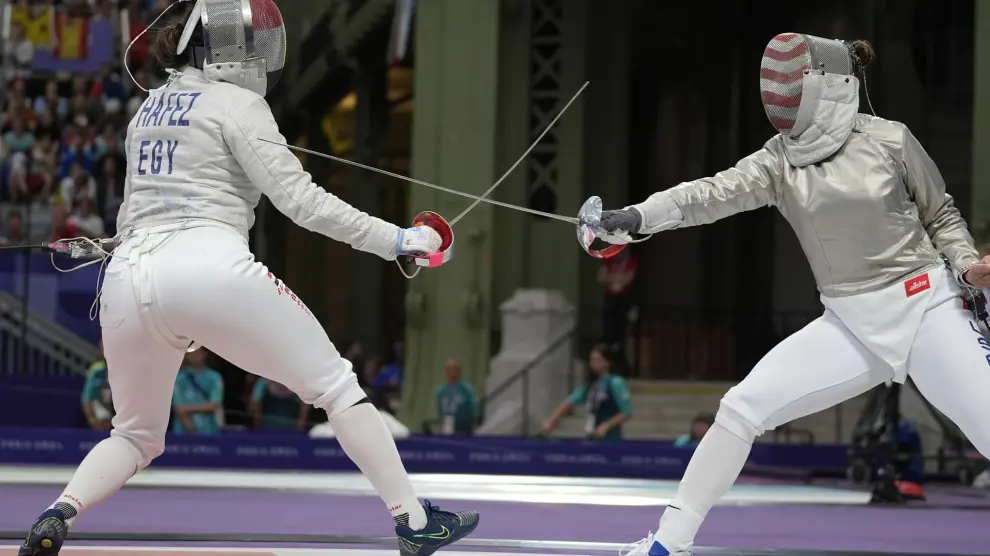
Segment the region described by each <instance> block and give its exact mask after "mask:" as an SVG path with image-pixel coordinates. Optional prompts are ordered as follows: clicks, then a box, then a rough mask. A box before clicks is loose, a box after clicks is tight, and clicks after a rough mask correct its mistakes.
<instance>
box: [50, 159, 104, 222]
mask: <svg viewBox="0 0 990 556" xmlns="http://www.w3.org/2000/svg"><path fill="white" fill-rule="evenodd" d="M59 198H60V200H61V201H62V206H64V207H65V208H66V209H67V210H69V211H70V212H71V211H72V210H73V205H74V204H75V202H76V201H77V200H78V199H90V200H93V201H95V200H96V180H94V179H93V176H91V175H89V172H87V171H86V168H85V167H83V165H82V164H81V163H79V162H76V163H73V164H72V169H71V170H69V175H68V176H66V177H65V179H63V180H62V184H61V186H60V187H59Z"/></svg>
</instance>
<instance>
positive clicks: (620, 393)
mask: <svg viewBox="0 0 990 556" xmlns="http://www.w3.org/2000/svg"><path fill="white" fill-rule="evenodd" d="M613 359H614V356H610V352H609V349H608V346H607V345H605V344H598V345H596V346H595V347H594V348H592V350H591V354H590V355H589V356H588V371H589V372H588V383H587V384H584V385H582V386H579V387H578V388H577V390H575V391H574V392H573V393H572V394H571V395H570V396H569V397H568V398H567V399H566V400H564V401H563V402H561V404H560V405H559V406H557V409H556V410H555V411H554V412H553V414H552V415H550V418H548V419H547V420H546V422H545V423H544V424H543V427H542V428H541V429H540V434H541V435H544V436H548V435H549V434H550V433H551V432H553V430H554V429H555V428H556V427H557V423H558V422H559V421H560V419H561V418H562V417H563V416H564V415H566V414H568V413H570V411H571V410H572V409H573V408H575V407H577V406H579V405H581V404H584V405H585V407H587V409H588V420H587V422H586V423H585V430H584V432H585V435H586V436H587V437H588V438H591V439H595V440H609V441H614V440H622V424H623V423H625V422H626V421H628V420H629V419H630V418H631V417H632V398H631V396H630V395H629V387H628V386H626V381H625V380H623V378H622V377H620V376H616V375H613V374H612V373H611V369H612V362H613Z"/></svg>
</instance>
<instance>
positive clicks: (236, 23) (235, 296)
mask: <svg viewBox="0 0 990 556" xmlns="http://www.w3.org/2000/svg"><path fill="white" fill-rule="evenodd" d="M173 5H175V4H173ZM207 45H209V48H207ZM285 48H286V38H285V30H284V25H283V22H282V17H281V14H280V13H279V10H278V8H277V6H276V5H275V3H274V2H273V0H235V1H230V0H197V1H196V3H195V5H194V7H193V9H192V10H191V12H190V13H189V15H188V17H187V18H186V20H185V23H184V24H178V25H170V26H167V27H165V28H163V29H161V30H159V31H158V37H157V44H156V51H157V53H158V56H159V62H160V63H161V65H162V66H163V67H165V68H168V69H169V70H170V73H171V77H170V78H169V79H168V82H167V83H166V84H165V85H164V86H162V87H160V88H158V89H154V90H152V91H150V92H149V96H148V98H147V100H146V101H145V102H144V104H143V105H142V106H141V109H140V110H139V111H138V112H137V114H136V115H135V116H134V118H133V120H132V121H131V123H130V125H129V127H128V129H127V138H126V142H125V144H126V156H127V175H126V185H125V200H124V204H123V206H121V208H120V214H119V217H118V226H119V230H120V233H119V234H118V236H117V238H116V239H117V246H116V248H115V249H114V251H113V253H112V255H111V257H110V259H109V264H108V266H107V268H106V276H105V279H104V281H103V289H102V295H101V297H100V300H99V319H100V325H101V327H102V330H103V343H104V348H105V353H106V360H107V366H108V369H109V381H110V387H111V389H112V391H113V401H114V408H115V410H116V416H115V417H114V419H113V431H112V433H111V435H110V437H109V438H107V439H105V440H103V441H102V442H100V443H99V444H97V445H96V446H95V447H94V448H93V450H92V451H91V452H90V453H89V454H88V455H87V456H86V458H85V459H84V460H83V462H82V464H81V465H80V466H79V468H78V470H77V471H76V473H75V475H74V476H73V477H72V479H71V481H70V482H69V484H68V486H67V487H66V489H65V491H64V493H63V494H62V495H61V496H60V497H59V498H58V499H57V500H56V501H55V502H54V503H53V504H52V506H51V507H50V508H48V509H47V510H45V511H44V513H43V514H42V515H41V517H40V518H39V519H38V521H37V522H35V524H34V525H33V526H32V529H31V532H30V534H29V536H28V538H27V539H26V541H25V542H24V544H23V546H22V547H21V549H20V552H19V555H20V556H55V555H57V554H58V553H59V551H60V549H61V547H62V543H63V540H64V538H65V536H66V534H67V532H68V530H69V528H70V527H71V526H72V524H73V522H74V521H75V520H76V519H79V518H80V517H82V516H83V515H84V514H85V513H86V512H87V511H89V510H90V509H92V508H93V507H94V506H96V505H97V504H99V503H100V502H102V501H103V500H105V499H107V498H108V497H110V496H111V495H113V494H114V493H116V492H117V491H118V490H119V489H120V488H121V487H122V486H123V485H124V483H125V482H127V480H128V479H130V478H131V477H132V476H133V475H134V474H135V473H136V472H138V471H139V470H141V469H143V468H144V467H145V466H147V465H148V464H149V463H151V461H152V460H154V459H155V458H156V457H157V456H159V455H160V454H162V452H163V450H164V449H165V430H166V428H167V426H168V422H169V412H170V409H171V403H172V390H173V386H174V384H175V380H176V374H177V372H178V370H179V367H180V365H181V363H182V358H183V355H184V354H185V353H186V350H187V349H189V348H190V345H191V344H193V343H196V344H200V345H202V346H204V347H206V348H207V349H209V350H211V351H213V352H215V353H217V354H218V355H220V356H221V357H223V358H224V359H226V360H227V361H230V362H231V363H233V364H234V365H237V366H238V367H240V368H241V369H244V370H245V371H247V372H249V373H252V374H255V375H258V376H262V377H265V378H268V379H271V380H272V381H273V382H278V383H279V384H283V385H285V386H286V387H288V388H289V389H291V390H292V391H293V392H295V393H296V394H298V395H299V397H300V398H302V400H303V401H304V402H306V403H308V404H312V405H314V406H315V407H317V408H318V409H322V410H324V411H326V413H327V415H328V417H329V422H330V423H331V425H332V426H333V430H334V433H335V434H336V438H337V440H338V441H339V442H340V445H341V447H342V448H343V450H344V452H346V453H347V455H348V456H349V457H350V458H351V460H353V461H354V463H355V464H356V465H357V467H358V468H359V469H360V470H361V471H362V472H363V473H364V475H365V476H366V477H367V478H368V480H369V481H370V482H371V484H372V486H373V487H374V488H375V490H376V492H377V493H378V495H379V496H380V497H381V498H382V501H383V502H384V503H385V507H386V508H387V509H388V511H389V512H390V513H391V514H392V517H393V519H394V521H395V531H396V536H397V538H398V546H399V552H400V554H401V555H403V556H428V555H429V554H432V553H433V552H435V551H436V550H437V549H438V548H441V547H443V546H446V545H448V544H450V543H452V542H455V541H457V540H458V539H460V538H462V537H464V536H465V535H467V534H469V533H470V532H471V531H473V530H474V528H475V527H476V526H477V524H478V515H477V513H475V512H473V511H465V512H458V513H451V512H444V511H441V510H439V509H438V508H437V507H435V506H433V505H432V504H430V503H429V502H427V503H425V504H421V503H420V502H419V500H418V499H417V498H416V495H415V493H414V492H413V489H412V486H411V484H410V481H409V477H408V475H407V474H406V471H405V469H404V467H403V464H402V461H401V460H400V458H399V453H398V451H397V450H396V447H395V443H394V441H393V439H392V436H391V434H390V433H389V431H388V429H387V428H386V426H385V424H384V422H383V421H382V418H381V416H380V415H379V413H378V411H377V410H376V409H375V407H374V406H373V405H372V404H371V403H369V401H368V399H367V397H366V396H365V393H364V391H363V390H362V389H361V387H360V386H358V381H357V377H356V376H355V374H354V372H353V371H352V369H351V363H350V362H349V361H347V360H346V359H344V358H342V357H341V356H340V354H339V353H338V352H337V350H336V348H334V346H333V344H332V343H331V342H330V340H329V339H328V338H327V334H326V332H325V331H324V328H323V326H322V325H321V324H320V323H319V322H318V321H317V320H316V318H315V317H314V316H313V315H312V314H311V313H310V311H309V310H308V309H307V308H306V306H305V304H304V303H303V302H302V301H301V300H300V299H299V298H298V296H296V295H295V294H293V293H292V291H291V290H289V288H288V287H286V286H285V284H283V283H282V282H281V281H280V280H278V279H276V278H275V277H274V276H273V275H272V273H271V272H269V271H268V269H267V268H265V266H264V265H263V264H261V263H260V262H258V261H256V260H255V258H254V255H253V254H252V253H251V251H250V249H249V248H248V231H249V230H250V228H251V227H252V225H253V223H254V209H255V207H256V205H257V204H258V201H259V199H260V198H261V196H262V195H265V196H267V197H268V199H269V200H270V201H271V202H272V204H273V205H274V206H275V207H276V208H277V209H278V210H279V211H281V212H282V213H283V214H285V215H286V216H287V217H288V218H289V219H291V220H292V221H293V222H295V223H296V224H298V225H300V226H302V227H304V228H306V229H308V230H310V231H313V232H316V233H320V234H323V235H325V236H327V237H330V238H332V239H335V240H337V241H341V242H344V243H346V244H348V245H350V246H351V247H353V248H354V249H357V250H360V251H364V252H366V253H370V254H373V255H377V256H378V257H381V258H382V259H385V260H394V259H396V258H397V257H399V256H407V255H408V256H425V255H430V254H434V253H437V252H438V251H439V250H440V248H441V237H440V235H439V234H438V233H437V232H436V231H435V230H433V229H431V228H429V227H426V226H423V227H413V228H405V229H404V228H401V227H399V226H395V225H393V224H391V223H388V222H385V221H383V220H380V219H378V218H375V217H373V216H370V215H368V214H366V213H364V212H361V211H360V210H358V209H356V208H354V207H351V206H350V205H348V204H347V203H345V202H343V201H342V200H340V199H338V198H337V197H335V196H333V195H331V194H330V193H328V192H327V191H325V190H324V189H322V188H320V187H318V186H317V185H315V184H314V183H313V180H312V178H311V177H310V175H309V174H308V173H306V172H305V171H304V170H303V168H302V166H301V164H300V162H299V160H298V159H297V158H296V156H295V155H294V154H292V153H291V152H290V151H289V149H287V148H286V147H285V146H284V145H282V146H280V145H277V144H273V143H271V142H265V141H263V140H268V141H275V142H276V143H284V141H285V140H284V138H283V137H282V135H281V134H280V133H279V129H278V125H277V124H276V123H275V119H274V117H273V116H272V112H271V109H270V108H269V106H268V103H267V102H266V100H265V95H266V94H267V93H268V92H269V91H271V89H272V87H273V86H274V85H275V82H276V81H277V80H278V77H279V73H280V72H281V70H282V67H283V65H284V61H285ZM326 279H327V281H328V286H327V287H332V281H333V276H327V277H326ZM8 502H9V503H13V501H8ZM154 514H155V508H154V507H153V506H152V507H149V508H148V515H149V516H154ZM327 526H328V527H331V526H332V523H330V522H328V523H327Z"/></svg>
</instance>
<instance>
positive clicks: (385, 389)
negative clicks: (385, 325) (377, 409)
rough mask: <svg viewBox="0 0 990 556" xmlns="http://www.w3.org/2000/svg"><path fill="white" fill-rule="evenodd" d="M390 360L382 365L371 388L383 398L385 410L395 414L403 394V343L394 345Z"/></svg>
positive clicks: (372, 381)
mask: <svg viewBox="0 0 990 556" xmlns="http://www.w3.org/2000/svg"><path fill="white" fill-rule="evenodd" d="M389 360H390V361H391V363H388V364H387V365H382V366H381V368H380V369H379V370H378V372H377V373H376V374H375V377H374V378H373V379H372V380H371V388H372V389H374V390H375V392H377V393H378V395H379V396H381V399H382V401H383V402H384V404H385V405H384V406H382V407H381V409H385V410H386V411H389V412H391V413H393V414H394V413H395V411H396V410H397V409H398V402H399V396H400V394H401V393H402V343H401V342H395V343H394V344H392V348H391V353H390V357H389Z"/></svg>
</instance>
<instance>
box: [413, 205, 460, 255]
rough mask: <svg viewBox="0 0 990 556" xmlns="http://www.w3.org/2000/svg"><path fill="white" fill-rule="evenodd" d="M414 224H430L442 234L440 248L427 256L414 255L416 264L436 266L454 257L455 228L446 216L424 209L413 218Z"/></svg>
mask: <svg viewBox="0 0 990 556" xmlns="http://www.w3.org/2000/svg"><path fill="white" fill-rule="evenodd" d="M413 226H429V227H430V228H433V229H434V230H435V231H436V232H437V233H438V234H440V250H439V251H437V252H436V253H434V254H432V255H427V256H425V257H412V259H413V261H415V263H416V266H422V267H426V268H436V267H438V266H442V265H444V264H446V263H447V262H448V261H450V259H453V258H454V229H453V228H451V227H450V224H448V223H447V221H446V220H445V219H444V217H442V216H440V215H439V214H437V213H435V212H432V211H428V210H427V211H423V212H421V213H419V214H417V215H416V218H413Z"/></svg>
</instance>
